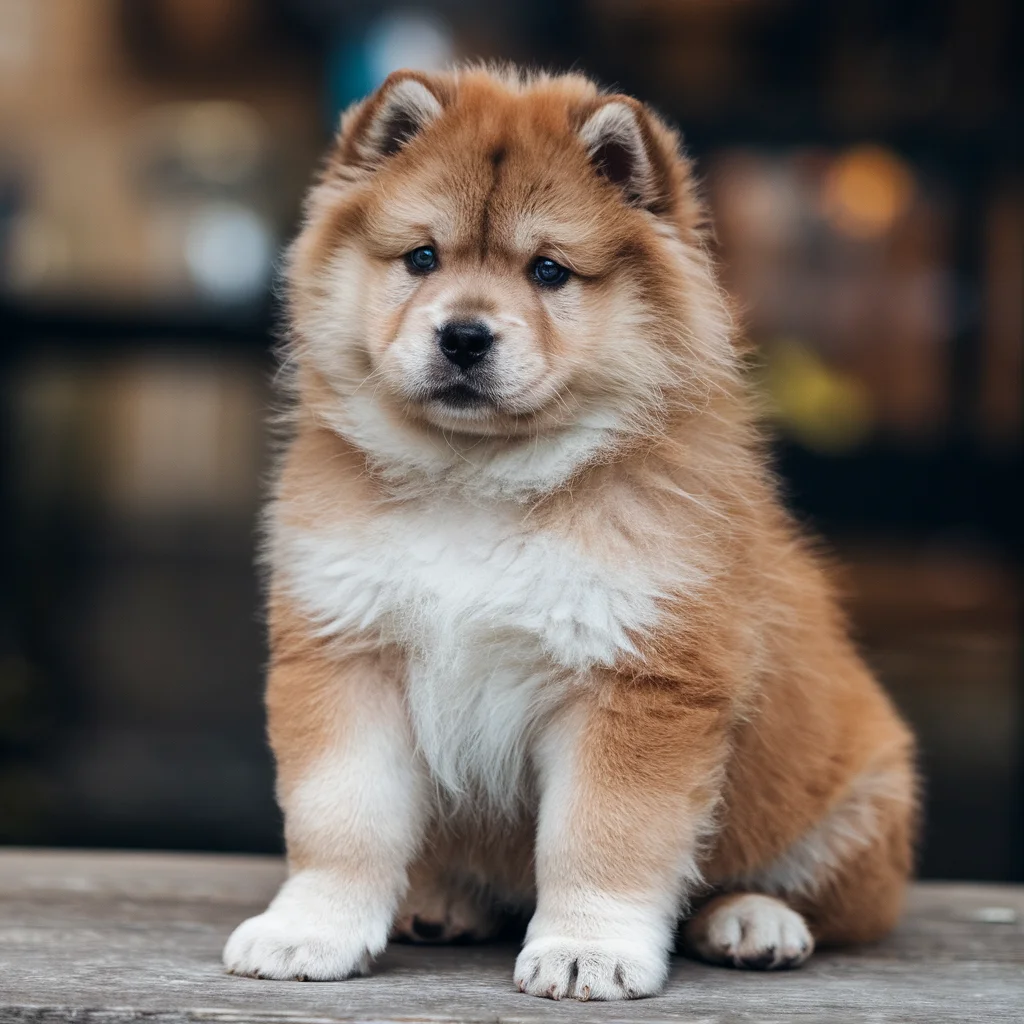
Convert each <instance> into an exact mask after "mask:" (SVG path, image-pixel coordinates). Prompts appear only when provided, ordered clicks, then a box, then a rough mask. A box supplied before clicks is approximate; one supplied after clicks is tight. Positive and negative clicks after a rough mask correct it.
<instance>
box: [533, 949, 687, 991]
mask: <svg viewBox="0 0 1024 1024" xmlns="http://www.w3.org/2000/svg"><path fill="white" fill-rule="evenodd" d="M667 974H668V958H667V956H666V955H665V954H664V953H662V952H661V951H660V950H659V949H656V948H652V947H650V946H648V945H646V944H645V943H642V942H636V941H629V940H616V939H568V938H538V939H533V940H531V941H529V942H527V943H526V945H525V946H524V947H523V951H522V952H521V953H520V954H519V957H518V959H517V960H516V970H515V982H516V985H518V986H519V991H520V992H528V993H529V994H530V995H532V996H546V997H547V998H548V999H562V998H564V997H569V998H572V999H584V1000H585V999H639V998H641V997H642V996H653V995H656V994H657V993H658V992H660V991H661V989H662V986H663V985H664V984H665V977H666V975H667Z"/></svg>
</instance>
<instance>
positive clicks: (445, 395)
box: [428, 381, 494, 409]
mask: <svg viewBox="0 0 1024 1024" xmlns="http://www.w3.org/2000/svg"><path fill="white" fill-rule="evenodd" d="M428 398H429V401H431V402H438V403H440V404H441V405H446V406H448V407H449V408H450V409H476V408H479V407H481V406H485V405H486V406H493V405H494V400H493V399H492V398H490V397H489V396H488V395H486V394H485V393H484V392H483V391H481V390H480V389H479V388H477V387H474V386H473V385H472V384H466V383H465V382H463V381H457V382H455V383H452V384H442V385H440V386H439V387H435V388H432V389H431V390H430V392H429V395H428Z"/></svg>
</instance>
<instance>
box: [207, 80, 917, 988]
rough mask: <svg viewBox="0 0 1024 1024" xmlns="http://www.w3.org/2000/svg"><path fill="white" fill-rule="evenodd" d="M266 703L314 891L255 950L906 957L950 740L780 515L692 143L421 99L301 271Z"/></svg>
mask: <svg viewBox="0 0 1024 1024" xmlns="http://www.w3.org/2000/svg"><path fill="white" fill-rule="evenodd" d="M287 287H288V297H289V303H290V314H291V334H290V338H289V340H288V342H287V349H286V367H287V373H288V376H289V378H290V381H291V390H292V391H293V396H294V400H293V403H292V404H293V413H292V417H291V432H290V440H289V442H288V445H287V450H286V452H285V453H284V457H283V460H282V463H281V466H280V471H279V474H278V478H277V483H276V490H275V493H274V497H273V501H272V503H271V505H270V509H269V521H268V541H267V547H266V555H267V561H268V563H269V568H270V574H271V582H270V596H269V617H270V641H271V663H270V675H269V683H268V688H267V707H268V712H269V731H270V740H271V743H272V745H273V749H274V753H275V755H276V759H277V770H278V796H279V799H280V803H281V806H282V808H283V810H284V814H285V832H286V839H287V847H288V866H289V872H290V876H289V878H288V880H287V882H285V884H284V886H283V887H282V889H281V891H280V893H279V894H278V895H277V897H276V898H275V899H274V901H273V902H272V903H271V904H270V907H269V908H268V909H267V910H266V912H265V913H263V914H260V915H259V916H258V917H255V918H252V919H251V920H249V921H246V922H245V923H244V924H242V925H240V926H239V927H238V929H237V930H236V931H235V932H234V934H233V935H232V936H231V938H230V939H229V941H228V943H227V947H226V949H225V952H224V962H225V964H226V966H227V968H228V969H229V970H231V971H233V972H234V973H236V974H243V975H255V976H258V977H261V978H302V979H310V980H313V979H322V980H327V979H341V978H346V977H348V976H350V975H354V974H362V973H364V972H366V971H367V970H368V968H369V965H370V962H371V961H372V959H373V958H374V957H375V956H376V955H377V954H378V953H380V952H381V950H383V949H384V946H385V944H386V943H387V941H388V938H389V936H390V937H405V938H409V939H413V940H416V939H420V940H451V939H454V938H466V937H485V936H487V935H488V934H490V933H491V931H492V930H493V928H494V922H495V920H496V915H497V913H498V912H499V911H501V910H502V909H507V908H516V909H520V910H525V911H526V912H531V911H532V918H531V920H530V923H529V927H528V929H527V932H526V937H525V941H524V945H523V948H522V951H521V952H520V954H519V957H518V959H517V961H516V964H515V970H514V979H515V984H516V985H517V986H518V987H519V989H520V990H521V991H523V992H528V993H530V994H532V995H537V996H548V997H550V998H553V999H558V998H562V997H575V998H577V999H623V998H633V997H638V996H649V995H652V994H654V993H656V992H658V991H659V990H660V989H661V988H662V986H663V985H664V983H665V978H666V974H667V970H668V958H669V953H670V950H671V948H672V946H673V942H674V938H675V934H676V929H677V925H678V924H679V922H680V920H682V921H684V922H685V923H684V924H683V925H682V931H681V933H680V942H681V944H682V946H683V948H684V949H687V950H689V951H690V952H692V953H693V954H694V955H696V956H699V957H701V958H703V959H705V960H707V961H710V962H712V963H719V964H728V965H732V966H735V967H756V968H781V967H792V966H794V965H796V964H799V963H800V962H801V961H803V960H805V959H806V958H807V957H808V956H809V955H810V953H811V951H812V949H813V947H814V944H815V943H816V942H818V943H832V942H852V941H864V940H871V939H875V938H878V937H879V936H881V935H883V934H885V932H886V931H888V930H889V928H891V927H892V925H893V922H894V921H895V920H896V917H897V915H898V914H899V912H900V905H901V902H902V898H903V893H904V888H905V886H906V881H907V877H908V874H909V871H910V868H911V847H912V822H913V818H914V788H915V786H914V773H913V770H912V744H911V737H910V736H909V734H908V732H907V729H906V728H905V727H904V725H903V724H902V723H901V721H900V719H899V718H898V717H897V715H896V713H895V712H894V710H893V708H892V706H891V705H890V703H889V701H888V700H887V699H886V697H885V696H884V695H883V693H882V691H881V690H880V689H879V687H878V685H877V684H876V682H875V681H874V679H873V678H872V677H871V675H870V673H869V672H868V670H867V669H866V668H865V666H864V664H863V663H862V662H861V660H860V658H859V657H858V656H857V654H856V653H855V651H854V649H853V647H852V646H851V643H850V640H849V639H848V637H847V631H846V626H845V624H844V622H843V619H842V616H841V615H840V613H839V611H838V610H837V606H836V602H835V599H834V598H833V596H832V592H831V590H830V587H829V584H828V582H827V580H826V576H825V574H824V572H823V569H822V566H821V564H820V562H819V560H818V558H817V557H816V556H815V554H814V553H813V551H812V549H811V547H810V546H809V545H808V543H807V542H806V541H805V540H804V539H803V538H802V536H801V534H800V531H799V530H798V529H797V528H796V527H795V526H794V524H793V521H792V520H791V519H790V517H789V516H788V515H787V514H786V512H785V511H784V510H783V508H782V505H781V504H780V501H779V498H778V495H777V488H776V483H775V481H774V479H773V477H772V475H771V472H770V471H769V470H768V469H767V468H766V465H765V461H766V460H765V455H764V451H763V448H762V443H761V441H760V438H759V435H758V432H757V427H756V425H755V423H754V421H753V418H752V415H751V412H750V403H749V401H748V398H747V395H746V391H747V386H746V384H745V382H744V380H743V376H742V373H741V367H740V363H741V356H740V353H739V352H738V348H737V344H736V342H735V338H734V333H733V329H732V326H731V325H730V320H729V315H728V313H727V309H726V303H725V302H724V300H723V298H722V295H721V292H720V290H719V288H718V286H717V284H716V282H715V275H714V269H713V266H712V261H711V259H710V258H709V256H708V252H707V248H706V231H705V222H704V212H703V209H702V206H701V204H700V202H699V200H698V199H697V197H696V195H695V191H694V183H693V177H692V172H691V168H690V165H689V164H688V162H687V160H686V158H685V157H684V156H683V155H682V154H681V152H680V144H679V138H678V137H677V135H676V134H675V133H674V132H673V131H672V130H671V129H670V128H669V127H667V126H666V125H665V123H664V122H663V121H661V120H660V119H659V118H658V117H656V116H655V115H654V114H653V113H652V112H651V111H650V110H648V109H647V108H646V107H644V106H643V105H642V104H640V103H638V102H637V101H636V100H634V99H631V98H630V97H628V96H623V95H610V94H607V93H603V92H601V91H600V90H599V89H598V88H597V87H595V86H594V85H593V84H592V83H591V82H590V81H588V80H587V79H585V78H583V77H581V76H579V75H565V76H549V75H543V74H536V75H533V74H531V75H527V74H521V73H519V72H517V71H514V70H505V71H500V72H495V71H493V70H488V69H481V68H472V69H466V70H461V71H455V72H452V73H450V74H438V75H425V74H418V73H414V72H399V73H396V74H393V75H392V76H391V77H390V78H388V79H387V81H386V82H385V83H384V84H383V86H381V88H380V89H379V90H378V91H377V92H376V93H375V94H374V95H373V96H372V97H370V98H369V99H368V100H366V101H364V102H362V103H359V104H357V105H356V106H355V107H353V108H352V109H350V110H349V111H348V113H347V114H346V115H345V117H344V119H343V121H342V123H341V129H340V133H339V135H338V138H337V141H336V143H335V144H334V147H333V149H332V151H331V153H330V156H329V158H328V160H327V162H326V165H325V167H324V170H323V173H322V174H321V176H320V178H319V181H318V182H317V184H316V186H315V188H314V189H313V190H312V192H311V194H310V196H309V200H308V205H307V209H306V218H305V226H304V228H303V230H302V232H301V234H300V236H299V238H298V240H297V241H296V242H295V244H294V246H293V248H292V250H291V255H290V259H289V262H288V269H287Z"/></svg>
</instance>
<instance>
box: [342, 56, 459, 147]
mask: <svg viewBox="0 0 1024 1024" xmlns="http://www.w3.org/2000/svg"><path fill="white" fill-rule="evenodd" d="M443 110H444V105H443V103H442V100H441V97H440V95H439V94H438V90H437V88H436V87H435V86H433V85H432V83H431V82H430V80H429V79H428V78H427V76H426V75H422V74H419V73H418V72H415V71H395V72H393V73H392V74H390V75H388V77H387V78H386V79H385V80H384V84H383V85H382V86H381V87H380V88H379V89H378V90H377V91H376V92H375V93H374V94H373V95H372V96H371V97H370V98H369V99H368V100H366V101H365V102H364V103H363V104H362V105H361V106H359V107H358V108H356V110H354V111H352V112H351V114H347V115H346V116H345V118H344V120H343V121H342V125H341V148H342V160H343V161H344V162H345V163H352V164H362V165H363V166H365V167H376V166H377V165H379V164H380V163H382V162H383V161H384V160H386V159H387V158H388V157H390V156H394V154H395V153H397V152H398V151H399V150H400V149H402V148H403V147H404V146H406V145H408V143H409V142H410V141H411V140H412V139H414V138H415V137H416V136H417V135H419V133H420V132H422V131H423V129H424V128H426V127H427V125H429V124H430V123H431V122H432V121H434V120H436V119H437V118H438V117H440V116H441V113H442V112H443Z"/></svg>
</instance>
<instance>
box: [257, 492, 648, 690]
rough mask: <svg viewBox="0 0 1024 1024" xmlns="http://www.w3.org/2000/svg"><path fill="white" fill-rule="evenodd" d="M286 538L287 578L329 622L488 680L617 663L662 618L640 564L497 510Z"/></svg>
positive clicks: (399, 517) (330, 628)
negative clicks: (597, 554)
mask: <svg viewBox="0 0 1024 1024" xmlns="http://www.w3.org/2000/svg"><path fill="white" fill-rule="evenodd" d="M474 511H475V510H474ZM277 539H278V545H277V551H276V554H277V556H278V563H279V568H280V569H281V570H283V571H282V577H283V578H284V579H285V580H286V581H287V583H288V585H289V588H290V590H291V591H292V593H293V596H294V597H295V598H296V599H297V600H298V601H299V602H300V603H301V604H302V605H303V606H304V607H305V608H306V610H307V611H308V613H310V614H311V615H312V616H313V618H314V619H315V620H316V621H317V622H319V623H320V624H321V627H322V629H323V630H324V632H325V633H334V634H338V635H345V634H349V635H351V634H372V635H379V636H380V637H381V638H382V639H383V640H385V641H387V642H389V643H396V644H398V645H399V646H401V647H403V648H405V649H406V650H407V652H408V653H409V654H410V656H412V657H414V658H415V659H416V660H417V661H418V662H419V663H421V664H423V665H433V664H435V663H437V661H438V660H439V659H441V660H443V661H445V662H446V663H447V664H448V665H449V669H450V671H457V672H459V673H462V672H465V673H468V674H469V675H471V676H474V677H479V678H480V679H481V681H482V680H483V679H484V678H486V677H487V674H488V671H489V669H493V670H494V671H498V670H499V669H500V670H501V671H502V672H504V671H506V670H515V669H516V667H517V666H518V667H519V669H520V670H521V671H522V672H524V673H533V672H535V671H540V670H541V666H543V665H546V666H548V668H549V669H550V668H561V669H569V670H576V671H580V670H585V669H586V668H588V667H592V666H594V665H598V664H605V665H610V664H613V663H614V662H615V661H616V659H617V658H618V657H619V656H620V655H622V654H623V653H627V652H631V651H632V650H633V645H632V642H631V639H630V635H631V634H635V633H637V632H641V631H644V630H647V629H649V628H651V627H652V626H653V625H654V624H655V622H656V618H657V599H658V596H659V595H658V593H657V590H656V588H655V587H654V586H652V584H651V582H650V580H649V579H648V578H646V576H645V574H643V573H641V572H638V571H637V570H636V568H635V567H633V566H629V565H609V564H607V563H605V562H602V561H600V560H599V559H596V558H594V557H592V556H590V555H588V554H586V553H585V552H583V551H581V550H580V549H579V547H577V546H576V545H574V544H573V543H572V541H571V540H569V539H566V538H563V537H558V536H553V535H549V534H545V533H543V532H529V531H526V530H524V529H523V528H522V526H521V524H519V523H516V522H515V521H514V520H511V519H508V518H502V517H498V516H495V515H485V514H480V513H478V514H475V515H457V514H454V513H453V512H452V511H451V510H450V509H447V510H446V509H443V508H442V509H438V510H432V511H431V513H430V514H424V515H413V516H410V515H403V514H398V513H394V514H391V515H390V516H387V517H381V519H380V520H379V521H377V522H374V523H372V524H369V525H364V526H362V527H361V528H348V529H345V528H337V529H335V530H333V531H329V532H328V531H322V532H313V531H307V532H300V531H295V530H287V529H286V530H282V531H280V534H279V537H278V538H277Z"/></svg>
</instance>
